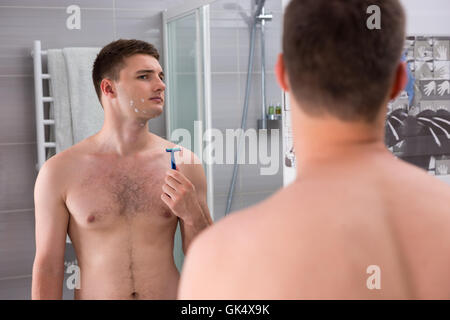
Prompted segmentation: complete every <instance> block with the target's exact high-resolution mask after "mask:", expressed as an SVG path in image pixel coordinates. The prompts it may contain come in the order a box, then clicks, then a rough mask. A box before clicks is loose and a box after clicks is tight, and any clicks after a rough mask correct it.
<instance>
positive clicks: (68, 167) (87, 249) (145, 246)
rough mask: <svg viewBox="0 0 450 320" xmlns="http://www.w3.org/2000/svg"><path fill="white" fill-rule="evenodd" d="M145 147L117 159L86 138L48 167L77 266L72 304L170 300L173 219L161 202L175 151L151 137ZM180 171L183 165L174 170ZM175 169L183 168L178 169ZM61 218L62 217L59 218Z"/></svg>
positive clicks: (176, 276) (174, 283)
mask: <svg viewBox="0 0 450 320" xmlns="http://www.w3.org/2000/svg"><path fill="white" fill-rule="evenodd" d="M150 136H152V138H153V139H154V140H156V142H155V143H154V144H153V145H154V147H152V148H151V149H149V150H147V151H145V152H142V153H139V154H134V155H130V156H127V157H120V156H118V155H114V154H105V153H102V152H101V151H99V150H98V149H96V146H95V143H94V142H93V139H92V137H91V138H88V139H86V140H84V141H82V142H80V143H79V144H77V145H75V146H73V147H71V148H69V149H68V150H66V151H64V152H62V153H59V154H57V155H55V156H54V157H53V158H51V159H50V160H49V161H48V162H49V163H48V166H51V167H52V168H53V169H51V170H53V171H54V172H55V174H57V181H55V180H53V182H54V183H57V184H58V187H59V189H58V192H59V193H60V194H55V195H54V196H55V197H61V198H62V199H63V200H64V204H65V207H66V209H67V211H66V214H67V215H68V229H67V231H68V234H69V236H70V238H71V240H72V243H73V246H74V249H75V252H76V256H77V260H78V265H79V267H80V275H81V282H80V289H76V291H75V298H76V299H173V298H175V296H176V289H177V284H178V279H179V273H178V270H177V268H176V266H175V264H174V259H173V246H174V234H175V230H176V227H177V222H178V217H177V216H175V215H174V214H173V213H172V212H171V211H170V209H169V208H168V207H167V205H165V204H164V202H163V201H162V200H161V193H162V190H161V186H162V185H163V184H164V178H165V172H166V171H167V170H168V169H169V168H170V154H169V153H167V152H165V148H169V147H173V146H174V145H173V144H172V143H170V142H168V141H165V140H163V139H161V138H159V137H157V136H155V135H153V134H149V137H150ZM180 167H181V168H183V166H180ZM180 170H181V171H182V169H180ZM61 214H64V213H61Z"/></svg>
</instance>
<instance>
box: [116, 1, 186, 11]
mask: <svg viewBox="0 0 450 320" xmlns="http://www.w3.org/2000/svg"><path fill="white" fill-rule="evenodd" d="M114 1H115V7H116V8H117V9H142V10H159V11H162V10H164V9H168V8H169V9H170V8H173V7H176V6H179V5H182V4H183V3H185V2H186V0H169V1H167V0H150V1H146V0H114Z"/></svg>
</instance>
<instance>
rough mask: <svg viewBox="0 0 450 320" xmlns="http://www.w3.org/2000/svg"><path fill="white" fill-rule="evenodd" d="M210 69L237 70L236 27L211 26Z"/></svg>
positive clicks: (221, 70)
mask: <svg viewBox="0 0 450 320" xmlns="http://www.w3.org/2000/svg"><path fill="white" fill-rule="evenodd" d="M210 32H211V71H212V72H213V73H214V72H237V71H238V48H237V30H236V28H211V30H210Z"/></svg>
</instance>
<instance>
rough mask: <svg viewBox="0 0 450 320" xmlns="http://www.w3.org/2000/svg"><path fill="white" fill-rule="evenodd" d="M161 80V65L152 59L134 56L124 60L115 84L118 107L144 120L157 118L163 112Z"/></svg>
mask: <svg viewBox="0 0 450 320" xmlns="http://www.w3.org/2000/svg"><path fill="white" fill-rule="evenodd" d="M163 80H164V73H163V72H162V68H161V65H160V64H159V62H158V60H156V59H155V58H154V57H152V56H149V55H146V54H136V55H133V56H131V57H128V58H126V59H125V67H124V68H122V70H120V78H119V81H118V82H117V83H116V88H117V97H118V99H119V101H120V105H121V106H122V108H128V110H129V111H130V112H133V113H135V114H136V115H139V116H142V117H144V118H149V119H150V118H154V117H157V116H159V115H160V114H161V113H162V111H163V105H164V90H165V88H166V85H165V84H164V82H163ZM127 113H128V112H127Z"/></svg>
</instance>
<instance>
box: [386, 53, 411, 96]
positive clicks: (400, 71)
mask: <svg viewBox="0 0 450 320" xmlns="http://www.w3.org/2000/svg"><path fill="white" fill-rule="evenodd" d="M406 68H407V66H406V62H400V63H399V65H398V66H397V71H396V72H395V77H394V83H393V84H392V88H391V93H390V95H389V100H394V99H395V98H396V97H397V96H398V95H399V94H400V92H402V90H403V89H404V88H405V86H406V84H407V83H408V72H407V71H406Z"/></svg>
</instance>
